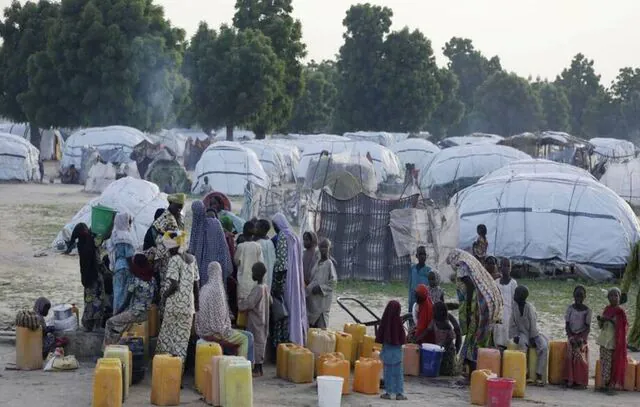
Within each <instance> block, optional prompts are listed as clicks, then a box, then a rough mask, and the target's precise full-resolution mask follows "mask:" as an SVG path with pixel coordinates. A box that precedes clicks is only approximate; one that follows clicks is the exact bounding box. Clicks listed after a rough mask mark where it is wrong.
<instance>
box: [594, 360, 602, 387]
mask: <svg viewBox="0 0 640 407" xmlns="http://www.w3.org/2000/svg"><path fill="white" fill-rule="evenodd" d="M594 384H595V386H594V387H595V389H596V390H599V389H601V388H603V387H604V386H603V385H602V364H600V359H598V360H596V377H595V383H594Z"/></svg>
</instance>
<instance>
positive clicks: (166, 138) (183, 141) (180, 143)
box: [147, 130, 204, 162]
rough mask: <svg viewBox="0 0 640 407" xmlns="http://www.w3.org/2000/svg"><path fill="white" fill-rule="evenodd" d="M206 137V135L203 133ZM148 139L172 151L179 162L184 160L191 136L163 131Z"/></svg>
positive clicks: (174, 131)
mask: <svg viewBox="0 0 640 407" xmlns="http://www.w3.org/2000/svg"><path fill="white" fill-rule="evenodd" d="M202 134H203V135H204V133H202ZM147 137H148V138H149V139H150V140H151V141H152V142H153V143H155V144H162V145H164V146H165V147H167V148H168V149H169V150H171V151H172V152H173V153H174V154H175V155H176V158H177V159H178V161H180V162H182V161H183V160H184V150H185V148H186V145H187V140H188V139H189V136H186V135H184V134H183V133H181V132H179V131H176V130H162V131H160V132H159V133H157V134H147Z"/></svg>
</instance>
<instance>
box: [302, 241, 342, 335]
mask: <svg viewBox="0 0 640 407" xmlns="http://www.w3.org/2000/svg"><path fill="white" fill-rule="evenodd" d="M319 248H320V260H319V262H317V263H316V264H315V265H314V266H313V270H312V271H311V274H310V277H309V285H307V288H306V295H307V317H308V318H309V326H310V327H312V328H323V329H326V328H328V327H329V313H330V312H331V302H332V300H333V290H335V289H336V284H337V283H338V276H337V274H336V267H335V266H334V265H333V262H332V261H331V259H330V258H329V250H330V249H331V241H330V240H329V239H322V241H321V242H320V246H319Z"/></svg>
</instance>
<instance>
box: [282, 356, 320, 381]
mask: <svg viewBox="0 0 640 407" xmlns="http://www.w3.org/2000/svg"><path fill="white" fill-rule="evenodd" d="M314 360H315V356H314V355H313V353H312V352H311V351H310V350H309V349H306V348H297V349H292V350H291V351H290V352H289V354H288V356H287V375H288V376H289V380H290V381H292V382H293V383H312V382H313V373H314V369H313V362H314Z"/></svg>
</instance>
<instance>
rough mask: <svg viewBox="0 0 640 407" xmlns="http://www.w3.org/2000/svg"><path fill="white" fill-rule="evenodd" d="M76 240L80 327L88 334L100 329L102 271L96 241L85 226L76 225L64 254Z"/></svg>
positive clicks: (102, 300) (103, 295) (103, 298)
mask: <svg viewBox="0 0 640 407" xmlns="http://www.w3.org/2000/svg"><path fill="white" fill-rule="evenodd" d="M76 240H77V241H78V244H77V247H78V257H79V258H80V278H81V281H82V286H83V287H84V311H83V312H82V326H83V327H84V328H85V330H87V331H89V332H90V331H92V330H93V329H94V328H100V327H101V326H102V321H103V318H104V305H105V304H104V302H105V292H104V273H103V272H104V270H103V266H102V262H101V261H100V258H99V250H98V247H97V245H96V241H95V239H94V237H93V234H92V233H91V230H90V229H89V227H88V226H87V225H86V224H84V223H78V224H77V225H76V227H75V228H74V229H73V233H72V234H71V239H70V240H69V242H67V251H66V254H69V253H71V250H72V249H73V246H74V243H75V242H76Z"/></svg>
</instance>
